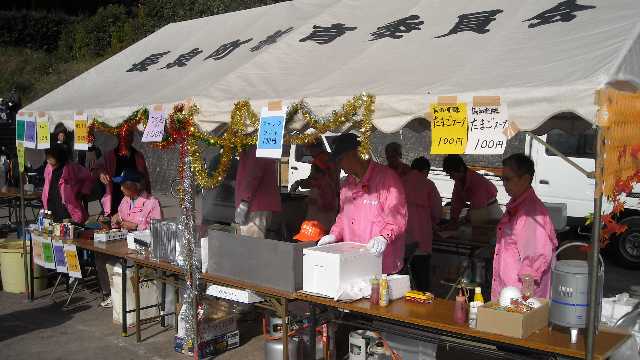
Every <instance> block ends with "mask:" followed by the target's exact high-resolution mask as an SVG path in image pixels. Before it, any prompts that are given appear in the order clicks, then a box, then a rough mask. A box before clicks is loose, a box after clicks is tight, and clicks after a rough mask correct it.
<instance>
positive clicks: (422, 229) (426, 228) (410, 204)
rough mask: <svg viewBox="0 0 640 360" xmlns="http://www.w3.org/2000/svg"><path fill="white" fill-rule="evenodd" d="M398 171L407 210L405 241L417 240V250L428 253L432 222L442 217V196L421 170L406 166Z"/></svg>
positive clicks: (412, 241) (431, 241)
mask: <svg viewBox="0 0 640 360" xmlns="http://www.w3.org/2000/svg"><path fill="white" fill-rule="evenodd" d="M400 172H401V174H400V179H401V180H402V185H403V186H404V192H405V195H406V198H407V210H408V212H409V218H408V219H407V231H406V242H407V243H414V242H417V243H418V249H419V250H421V251H423V252H426V253H427V254H430V253H431V246H432V243H433V224H437V223H438V222H439V221H440V218H441V217H442V197H440V192H439V191H438V189H437V188H436V185H435V184H434V183H433V181H431V180H429V179H428V178H427V177H426V176H425V175H424V174H422V173H421V172H419V171H416V170H412V169H411V168H409V167H408V166H407V167H406V168H405V169H403V170H401V171H400Z"/></svg>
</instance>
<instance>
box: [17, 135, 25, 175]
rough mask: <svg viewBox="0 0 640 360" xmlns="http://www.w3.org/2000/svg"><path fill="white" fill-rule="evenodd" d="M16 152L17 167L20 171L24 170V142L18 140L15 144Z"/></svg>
mask: <svg viewBox="0 0 640 360" xmlns="http://www.w3.org/2000/svg"><path fill="white" fill-rule="evenodd" d="M16 152H17V153H18V169H20V172H23V171H24V143H23V142H19V143H17V144H16Z"/></svg>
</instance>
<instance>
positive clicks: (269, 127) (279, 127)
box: [256, 107, 287, 159]
mask: <svg viewBox="0 0 640 360" xmlns="http://www.w3.org/2000/svg"><path fill="white" fill-rule="evenodd" d="M286 113H287V110H286V107H282V108H280V109H278V110H270V109H269V108H266V107H264V108H262V111H261V112H260V127H259V128H258V144H257V149H256V157H264V158H272V159H280V158H281V157H282V142H283V141H282V140H283V138H284V120H285V116H286Z"/></svg>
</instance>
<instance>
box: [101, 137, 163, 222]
mask: <svg viewBox="0 0 640 360" xmlns="http://www.w3.org/2000/svg"><path fill="white" fill-rule="evenodd" d="M116 151H117V148H116V149H113V150H109V151H107V153H106V154H105V155H104V162H103V163H102V165H101V166H98V171H99V172H102V171H104V172H105V173H106V174H107V175H109V176H111V177H114V176H118V175H120V174H116V173H115V172H116ZM135 157H136V169H137V170H138V172H139V173H140V174H142V175H143V176H144V180H145V190H146V191H147V192H148V193H151V182H150V181H149V171H147V163H146V162H145V161H144V155H142V153H141V152H140V151H136V152H135ZM112 193H113V183H112V182H109V183H108V184H107V185H106V186H105V193H104V196H103V197H102V200H100V202H101V203H102V209H104V214H105V215H110V214H111V211H112V210H113V209H111V194H112Z"/></svg>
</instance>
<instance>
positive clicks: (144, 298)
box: [107, 264, 159, 327]
mask: <svg viewBox="0 0 640 360" xmlns="http://www.w3.org/2000/svg"><path fill="white" fill-rule="evenodd" d="M107 271H108V272H109V273H110V274H111V276H110V277H109V280H110V285H111V301H112V303H113V322H114V323H117V324H121V323H122V266H121V265H120V264H117V265H115V266H111V265H107ZM126 291H127V310H135V308H136V307H135V297H134V293H133V271H127V289H126ZM158 303H159V296H158V287H157V286H156V283H155V281H148V282H144V283H141V284H140V307H145V306H150V305H156V304H158ZM158 313H159V310H158V307H157V306H154V307H151V308H149V309H145V310H140V319H146V318H149V317H153V316H158ZM135 324H136V313H135V312H130V313H128V314H127V326H128V327H131V326H135Z"/></svg>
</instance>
